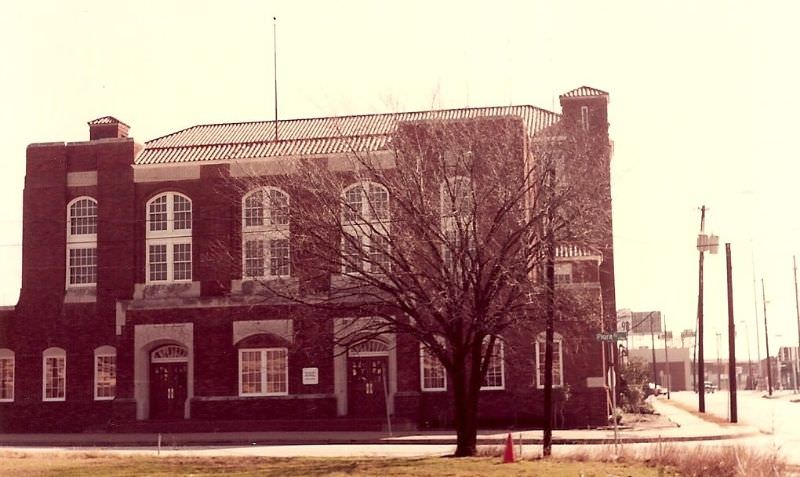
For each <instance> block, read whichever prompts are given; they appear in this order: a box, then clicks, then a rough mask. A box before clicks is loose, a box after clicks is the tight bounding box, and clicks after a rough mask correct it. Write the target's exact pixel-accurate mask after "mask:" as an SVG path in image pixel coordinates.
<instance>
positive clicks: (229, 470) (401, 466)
mask: <svg viewBox="0 0 800 477" xmlns="http://www.w3.org/2000/svg"><path fill="white" fill-rule="evenodd" d="M0 462H2V465H0V475H2V476H15V477H17V476H19V477H33V476H37V477H38V476H63V477H67V476H70V477H71V476H76V477H77V476H86V475H95V476H103V477H118V476H137V477H138V476H153V477H155V476H159V477H161V476H164V477H166V476H209V475H226V476H236V477H244V476H264V477H300V476H303V477H306V476H308V477H321V476H329V477H344V476H348V477H362V476H363V477H366V476H431V477H433V476H437V477H438V476H450V477H468V476H486V477H501V476H502V477H513V476H542V477H544V476H548V477H567V476H569V477H578V476H583V477H601V476H602V477H606V476H642V477H649V476H652V477H656V476H659V477H660V476H665V477H666V476H677V475H679V474H675V473H664V472H663V471H659V470H658V469H656V468H653V467H648V466H647V465H645V464H642V463H634V462H628V463H619V462H596V461H595V462H588V461H587V462H581V461H564V460H546V461H545V460H534V461H522V462H517V463H514V464H501V463H500V460H499V459H497V458H488V457H476V458H469V459H447V458H418V459H413V458H411V459H377V458H372V459H344V458H330V459H312V458H292V459H277V458H256V457H224V458H223V457H206V458H203V457H162V458H159V457H155V456H137V455H110V454H92V453H59V454H26V453H0Z"/></svg>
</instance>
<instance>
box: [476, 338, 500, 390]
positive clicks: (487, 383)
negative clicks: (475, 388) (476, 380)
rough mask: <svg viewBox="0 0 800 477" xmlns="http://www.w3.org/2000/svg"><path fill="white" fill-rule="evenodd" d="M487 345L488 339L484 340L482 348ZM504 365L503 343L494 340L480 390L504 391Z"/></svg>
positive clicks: (498, 339)
mask: <svg viewBox="0 0 800 477" xmlns="http://www.w3.org/2000/svg"><path fill="white" fill-rule="evenodd" d="M488 344H489V338H488V337H487V338H486V339H485V340H484V346H486V345H488ZM504 388H505V376H504V363H503V341H502V340H501V339H500V338H497V339H495V341H494V347H493V348H492V351H491V355H490V356H489V365H488V367H487V368H486V375H485V376H484V377H483V382H482V383H481V389H504Z"/></svg>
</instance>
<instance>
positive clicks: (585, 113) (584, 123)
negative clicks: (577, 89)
mask: <svg viewBox="0 0 800 477" xmlns="http://www.w3.org/2000/svg"><path fill="white" fill-rule="evenodd" d="M581 128H582V129H583V130H584V131H588V130H589V106H581Z"/></svg>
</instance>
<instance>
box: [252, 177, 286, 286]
mask: <svg viewBox="0 0 800 477" xmlns="http://www.w3.org/2000/svg"><path fill="white" fill-rule="evenodd" d="M290 263H291V260H290V255H289V194H287V193H286V192H284V191H282V190H280V189H276V188H274V187H259V188H257V189H254V190H252V191H250V192H248V193H247V194H246V195H245V196H244V197H243V198H242V277H243V278H276V277H286V276H289V274H290V272H291V269H290V268H291V267H290Z"/></svg>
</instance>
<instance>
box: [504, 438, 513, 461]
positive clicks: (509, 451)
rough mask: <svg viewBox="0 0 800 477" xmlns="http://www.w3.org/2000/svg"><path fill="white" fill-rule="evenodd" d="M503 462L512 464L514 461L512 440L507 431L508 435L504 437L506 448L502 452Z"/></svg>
mask: <svg viewBox="0 0 800 477" xmlns="http://www.w3.org/2000/svg"><path fill="white" fill-rule="evenodd" d="M503 463H504V464H513V463H514V441H512V440H511V433H510V432H509V433H508V437H507V438H506V450H505V452H503Z"/></svg>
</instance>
